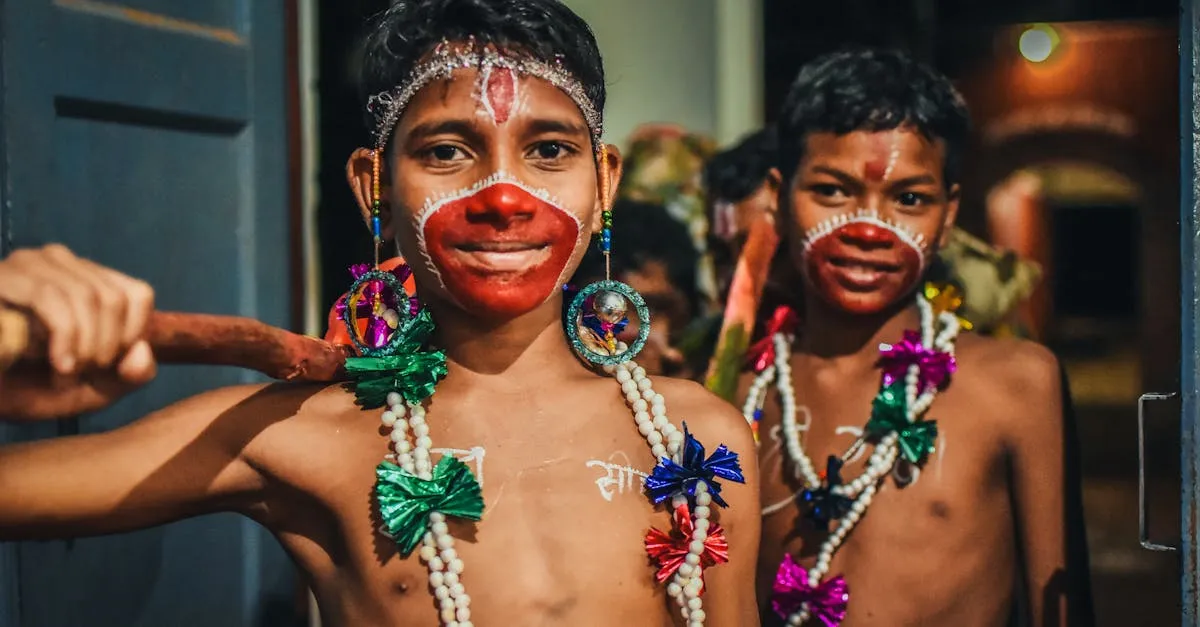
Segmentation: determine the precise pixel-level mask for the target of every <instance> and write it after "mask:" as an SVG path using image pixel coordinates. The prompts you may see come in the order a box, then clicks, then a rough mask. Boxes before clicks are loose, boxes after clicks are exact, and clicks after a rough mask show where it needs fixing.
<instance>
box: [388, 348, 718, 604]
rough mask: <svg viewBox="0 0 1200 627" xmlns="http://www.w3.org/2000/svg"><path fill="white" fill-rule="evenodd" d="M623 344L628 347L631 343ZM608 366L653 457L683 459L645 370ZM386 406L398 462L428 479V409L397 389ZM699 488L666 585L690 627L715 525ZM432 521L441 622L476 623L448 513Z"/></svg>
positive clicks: (430, 549) (423, 553)
mask: <svg viewBox="0 0 1200 627" xmlns="http://www.w3.org/2000/svg"><path fill="white" fill-rule="evenodd" d="M619 348H620V350H625V349H626V348H627V347H624V346H623V345H622V346H620V347H619ZM604 370H605V372H607V373H608V374H610V375H612V376H613V377H614V378H616V380H617V382H618V383H619V384H620V385H621V391H622V393H623V394H624V396H625V403H626V405H628V406H629V408H630V409H631V410H632V411H633V417H634V422H635V423H636V424H637V428H638V432H640V433H641V434H642V435H643V436H644V437H645V438H646V442H647V443H648V444H649V445H650V451H651V453H652V454H653V455H654V458H655V459H662V458H664V457H669V458H670V459H672V460H674V461H675V462H677V463H678V462H680V461H682V460H681V456H682V449H683V444H684V434H683V432H682V431H680V430H679V429H677V428H675V426H674V425H673V424H671V422H670V420H669V419H668V418H667V408H666V401H665V399H664V398H663V396H662V394H659V393H657V392H655V391H654V389H653V387H652V385H651V381H650V378H649V377H648V376H647V375H646V370H645V369H644V368H642V367H641V366H638V365H637V364H636V363H634V362H632V361H630V362H626V363H623V364H619V365H617V366H608V367H605V368H604ZM387 404H388V409H387V410H385V411H384V412H383V414H382V416H381V421H382V423H383V426H384V427H387V428H388V429H391V434H390V439H391V448H392V450H393V451H395V458H396V463H397V465H399V466H400V468H401V469H403V470H404V471H405V472H408V473H410V474H412V475H415V476H416V477H418V478H419V479H423V480H426V481H428V480H430V479H431V478H432V471H433V462H432V460H431V458H430V451H431V449H432V447H433V441H432V440H431V439H430V437H429V425H428V424H427V423H426V422H425V407H424V406H423V405H421V404H409V403H406V402H405V401H404V399H403V398H402V397H401V396H400V394H397V393H396V392H392V393H390V394H388V397H387ZM695 492H696V494H695V502H696V507H695V508H694V510H693V511H692V512H691V515H692V519H693V532H692V536H691V542H690V544H689V545H688V554H687V556H686V557H685V559H684V563H683V564H682V565H680V566H679V569H678V570H677V571H676V572H675V575H674V577H673V578H672V580H671V583H669V584H668V585H667V594H668V595H669V596H670V597H671V598H672V599H674V600H675V602H676V603H677V604H678V605H679V607H680V611H681V613H682V615H683V618H684V620H685V621H687V624H688V627H702V626H703V625H704V620H705V613H704V604H703V601H702V600H701V596H700V594H701V591H702V590H703V586H704V583H703V579H702V575H703V570H704V568H703V566H702V564H701V557H702V556H703V555H704V552H705V541H706V540H707V539H708V531H709V529H710V527H711V522H710V520H709V518H710V516H711V504H712V495H711V494H710V492H709V489H708V485H707V484H706V483H705V482H704V481H699V482H697V484H696V489H695ZM687 503H688V499H687V496H685V495H679V496H676V497H674V498H673V499H672V503H671V505H672V509H674V508H676V507H679V506H680V505H686V504H687ZM429 521H430V525H429V531H427V532H426V533H425V536H424V538H423V540H422V543H421V548H420V553H419V555H420V558H421V561H423V562H425V565H426V566H427V567H428V568H429V584H430V586H431V587H432V588H433V595H434V598H436V599H437V602H438V607H439V611H440V614H439V616H440V619H441V623H442V624H443V625H446V626H447V627H473V623H472V622H471V597H470V595H468V594H467V592H466V588H465V587H464V585H463V582H462V574H463V569H464V565H463V561H462V559H460V558H459V556H458V553H457V551H455V549H454V536H452V535H450V530H449V527H448V526H447V524H446V517H445V515H444V514H442V513H440V512H436V511H435V512H433V513H431V514H430V516H429Z"/></svg>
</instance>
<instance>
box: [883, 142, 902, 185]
mask: <svg viewBox="0 0 1200 627" xmlns="http://www.w3.org/2000/svg"><path fill="white" fill-rule="evenodd" d="M899 160H900V133H897V132H896V131H892V150H891V152H890V153H889V154H888V162H887V168H885V169H884V170H883V180H884V182H887V181H889V180H891V178H892V172H894V171H895V170H896V162H897V161H899Z"/></svg>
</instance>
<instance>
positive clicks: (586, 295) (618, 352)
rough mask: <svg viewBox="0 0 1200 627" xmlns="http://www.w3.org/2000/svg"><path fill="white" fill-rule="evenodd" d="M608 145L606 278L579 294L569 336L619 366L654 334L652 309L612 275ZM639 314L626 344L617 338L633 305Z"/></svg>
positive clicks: (570, 312)
mask: <svg viewBox="0 0 1200 627" xmlns="http://www.w3.org/2000/svg"><path fill="white" fill-rule="evenodd" d="M607 156H608V152H607V148H606V147H601V148H600V151H599V155H598V158H599V163H598V172H599V175H600V194H601V203H600V206H601V207H602V208H603V209H602V211H601V230H600V242H599V244H600V252H601V253H603V254H604V280H603V281H596V282H595V283H590V284H588V285H587V286H585V287H584V288H583V289H581V290H580V291H579V293H578V294H576V295H575V298H573V299H572V300H571V304H570V306H569V307H568V308H567V324H566V328H567V336H568V339H569V340H570V342H571V347H572V348H573V349H574V350H575V352H576V353H577V354H578V355H579V356H580V357H581V358H583V359H584V360H586V361H588V362H590V363H593V364H596V365H600V366H616V365H618V364H623V363H625V362H628V361H631V360H632V359H633V358H635V357H637V355H638V353H640V352H641V351H642V348H644V347H645V346H646V340H647V338H649V337H650V309H649V308H648V307H647V306H646V301H645V299H643V298H642V295H641V294H638V293H637V290H634V289H633V288H632V287H630V286H629V285H627V284H625V283H622V282H620V281H614V280H613V279H612V201H611V199H610V198H609V183H610V178H609V176H610V173H609V169H608V159H607ZM630 307H632V308H633V312H634V314H635V315H636V316H637V323H638V326H637V336H636V337H635V338H634V340H633V342H632V343H630V344H629V345H628V346H626V345H625V344H624V343H623V342H621V341H619V340H618V339H617V336H618V335H620V334H621V333H622V332H623V331H624V330H625V327H626V326H628V324H629V309H630Z"/></svg>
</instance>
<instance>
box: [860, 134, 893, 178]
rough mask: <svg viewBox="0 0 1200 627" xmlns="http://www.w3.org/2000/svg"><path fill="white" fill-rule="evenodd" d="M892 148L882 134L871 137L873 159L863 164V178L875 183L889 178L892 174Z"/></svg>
mask: <svg viewBox="0 0 1200 627" xmlns="http://www.w3.org/2000/svg"><path fill="white" fill-rule="evenodd" d="M891 153H892V150H891V146H889V145H888V141H887V140H886V139H884V136H883V134H882V133H877V134H875V135H874V136H873V137H871V158H870V159H868V160H867V162H866V163H865V164H863V178H865V179H867V180H868V181H871V182H873V183H878V182H879V181H882V180H884V179H885V178H887V176H888V174H890V172H889V171H890V170H891V167H889V164H890V163H891Z"/></svg>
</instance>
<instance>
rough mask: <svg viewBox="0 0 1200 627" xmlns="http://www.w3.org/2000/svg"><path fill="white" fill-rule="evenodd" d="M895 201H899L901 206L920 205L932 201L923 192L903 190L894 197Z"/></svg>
mask: <svg viewBox="0 0 1200 627" xmlns="http://www.w3.org/2000/svg"><path fill="white" fill-rule="evenodd" d="M896 202H898V203H900V205H901V206H902V207H920V206H921V205H927V204H929V203H930V202H932V199H931V198H930V197H929V196H926V195H925V194H918V193H916V192H904V193H903V194H900V195H899V196H897V197H896Z"/></svg>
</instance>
